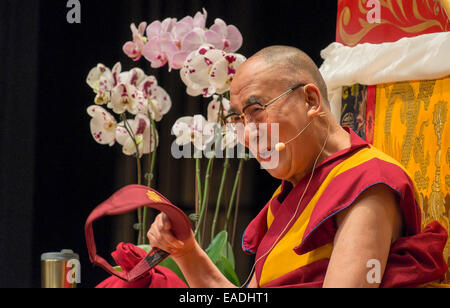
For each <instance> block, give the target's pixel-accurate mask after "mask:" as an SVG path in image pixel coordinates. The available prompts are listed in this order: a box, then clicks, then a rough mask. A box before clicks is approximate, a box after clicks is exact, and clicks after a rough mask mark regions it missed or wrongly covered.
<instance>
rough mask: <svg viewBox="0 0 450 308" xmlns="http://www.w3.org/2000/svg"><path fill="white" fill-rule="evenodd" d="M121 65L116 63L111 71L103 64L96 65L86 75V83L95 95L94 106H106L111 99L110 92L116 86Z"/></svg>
mask: <svg viewBox="0 0 450 308" xmlns="http://www.w3.org/2000/svg"><path fill="white" fill-rule="evenodd" d="M121 70H122V65H121V64H120V63H119V62H118V63H116V64H115V65H114V67H113V69H112V71H111V70H110V69H109V68H108V67H106V66H105V65H103V64H101V63H100V64H98V65H97V66H96V67H94V68H93V69H92V70H91V71H90V72H89V74H88V77H87V78H86V83H87V84H88V85H89V86H90V87H91V88H92V89H93V90H94V92H95V93H96V94H97V96H96V97H95V100H94V102H95V104H96V105H104V104H107V103H108V102H109V101H110V99H111V91H112V89H113V88H114V86H116V85H117V81H118V78H119V74H120V71H121Z"/></svg>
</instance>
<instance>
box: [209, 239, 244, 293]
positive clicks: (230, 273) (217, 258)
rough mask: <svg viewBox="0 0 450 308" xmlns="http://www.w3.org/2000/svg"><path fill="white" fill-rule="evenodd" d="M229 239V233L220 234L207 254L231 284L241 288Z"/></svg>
mask: <svg viewBox="0 0 450 308" xmlns="http://www.w3.org/2000/svg"><path fill="white" fill-rule="evenodd" d="M227 239H228V233H227V232H226V231H222V232H220V233H219V234H217V236H216V237H215V238H214V240H213V241H212V243H211V245H209V247H208V249H206V253H207V254H208V256H209V258H210V259H211V261H212V262H213V263H214V265H216V266H217V268H218V269H219V270H220V271H221V273H222V274H223V275H224V276H225V277H226V278H227V279H228V280H229V281H230V282H231V283H233V284H234V285H236V286H238V287H239V286H240V283H239V278H238V276H237V275H236V272H235V260H234V253H233V250H232V248H231V245H230V243H228V241H227Z"/></svg>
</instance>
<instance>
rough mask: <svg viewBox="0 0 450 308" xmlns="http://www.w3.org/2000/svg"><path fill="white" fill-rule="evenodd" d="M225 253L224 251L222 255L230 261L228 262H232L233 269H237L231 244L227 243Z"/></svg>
mask: <svg viewBox="0 0 450 308" xmlns="http://www.w3.org/2000/svg"><path fill="white" fill-rule="evenodd" d="M223 248H224V249H223V251H222V255H223V256H224V257H225V258H227V259H228V261H230V264H231V266H232V267H233V269H234V270H235V269H236V263H235V259H234V253H233V248H232V247H231V244H230V242H227V245H225V246H224V247H223Z"/></svg>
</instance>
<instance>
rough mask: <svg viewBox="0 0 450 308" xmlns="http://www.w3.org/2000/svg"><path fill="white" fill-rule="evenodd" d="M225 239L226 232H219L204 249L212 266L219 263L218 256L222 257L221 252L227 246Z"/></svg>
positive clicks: (226, 236)
mask: <svg viewBox="0 0 450 308" xmlns="http://www.w3.org/2000/svg"><path fill="white" fill-rule="evenodd" d="M227 238H228V233H227V232H226V231H222V232H220V233H219V234H217V236H216V237H215V238H214V240H213V241H212V242H211V245H209V247H208V248H207V249H206V253H207V254H208V256H209V258H210V259H211V261H212V262H213V263H214V264H216V262H218V261H219V259H220V256H222V255H223V251H224V249H226V246H227Z"/></svg>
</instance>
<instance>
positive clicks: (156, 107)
mask: <svg viewBox="0 0 450 308" xmlns="http://www.w3.org/2000/svg"><path fill="white" fill-rule="evenodd" d="M171 108H172V100H171V99H170V96H169V94H167V92H166V90H164V89H163V88H161V87H159V86H157V87H156V90H155V91H153V93H152V95H151V96H150V98H149V100H148V111H149V112H150V115H151V116H152V118H153V120H155V121H156V122H159V121H161V120H162V118H163V116H164V115H165V114H167V113H168V112H169V111H170V109H171Z"/></svg>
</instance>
